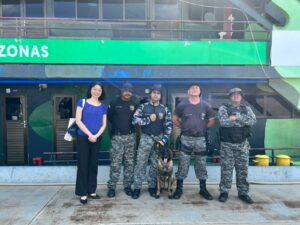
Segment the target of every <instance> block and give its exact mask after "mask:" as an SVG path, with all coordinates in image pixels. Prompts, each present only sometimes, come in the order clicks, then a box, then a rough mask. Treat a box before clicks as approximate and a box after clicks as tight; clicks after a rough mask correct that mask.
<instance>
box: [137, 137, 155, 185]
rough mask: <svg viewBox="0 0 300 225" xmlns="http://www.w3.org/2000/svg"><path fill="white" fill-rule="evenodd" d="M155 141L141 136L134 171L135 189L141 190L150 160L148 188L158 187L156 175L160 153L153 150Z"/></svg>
mask: <svg viewBox="0 0 300 225" xmlns="http://www.w3.org/2000/svg"><path fill="white" fill-rule="evenodd" d="M153 145H154V140H153V139H152V138H151V137H150V136H149V135H146V134H142V135H141V139H140V144H139V148H138V150H137V161H136V166H135V169H134V188H135V189H141V188H142V183H143V179H144V177H145V176H146V169H147V164H148V160H149V159H150V168H149V178H148V187H149V188H155V187H156V173H157V160H158V152H157V150H156V149H154V148H153Z"/></svg>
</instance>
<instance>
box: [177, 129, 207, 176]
mask: <svg viewBox="0 0 300 225" xmlns="http://www.w3.org/2000/svg"><path fill="white" fill-rule="evenodd" d="M192 152H193V153H194V155H195V166H194V169H195V173H196V176H197V178H198V179H201V180H206V179H207V170H206V157H207V156H206V141H205V137H189V136H184V135H182V136H181V151H180V152H179V159H180V160H179V165H178V171H177V173H176V178H177V179H180V180H184V179H185V178H186V177H187V175H188V171H189V165H190V159H191V153H192Z"/></svg>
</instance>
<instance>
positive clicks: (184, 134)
mask: <svg viewBox="0 0 300 225" xmlns="http://www.w3.org/2000/svg"><path fill="white" fill-rule="evenodd" d="M182 135H183V136H188V137H205V135H204V134H203V133H195V134H190V133H185V132H182Z"/></svg>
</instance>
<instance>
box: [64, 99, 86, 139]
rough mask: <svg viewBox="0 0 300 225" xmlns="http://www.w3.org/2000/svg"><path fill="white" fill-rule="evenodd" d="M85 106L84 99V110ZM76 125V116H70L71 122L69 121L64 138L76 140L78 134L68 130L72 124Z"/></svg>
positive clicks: (83, 100)
mask: <svg viewBox="0 0 300 225" xmlns="http://www.w3.org/2000/svg"><path fill="white" fill-rule="evenodd" d="M84 106H85V99H82V110H83V108H84ZM74 125H76V118H69V123H68V127H67V132H66V134H65V136H64V140H66V141H74V140H75V139H76V135H74V134H73V135H71V134H70V133H69V131H68V129H69V128H70V127H72V126H74Z"/></svg>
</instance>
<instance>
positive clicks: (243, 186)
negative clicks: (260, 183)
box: [218, 104, 256, 195]
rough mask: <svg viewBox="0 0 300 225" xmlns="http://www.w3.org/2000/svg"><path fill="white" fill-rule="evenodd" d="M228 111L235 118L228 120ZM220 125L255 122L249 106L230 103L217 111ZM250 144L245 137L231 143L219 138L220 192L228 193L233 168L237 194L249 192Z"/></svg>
mask: <svg viewBox="0 0 300 225" xmlns="http://www.w3.org/2000/svg"><path fill="white" fill-rule="evenodd" d="M230 111H234V112H235V114H234V115H236V118H237V120H235V121H230V120H229V116H230ZM218 117H219V121H220V124H221V127H227V128H228V127H240V128H241V127H245V126H252V125H254V124H255V123H256V117H255V115H254V113H253V111H252V110H251V108H250V107H249V106H244V105H242V104H241V105H239V106H237V107H234V106H233V105H232V104H228V105H222V106H221V107H220V108H219V112H218ZM249 149H250V145H249V142H248V140H247V138H246V139H245V140H244V141H242V142H241V143H232V142H227V141H222V140H221V151H220V155H221V182H220V185H219V187H220V192H221V193H228V192H229V190H230V188H231V184H232V174H233V168H234V167H235V170H236V185H237V189H238V193H239V195H247V194H248V192H249V183H248V182H247V176H248V163H249Z"/></svg>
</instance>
